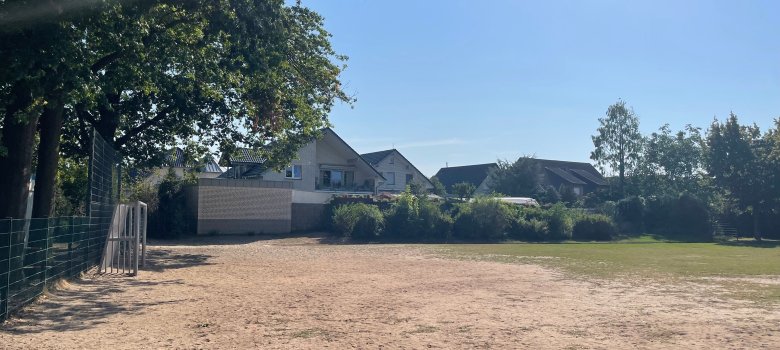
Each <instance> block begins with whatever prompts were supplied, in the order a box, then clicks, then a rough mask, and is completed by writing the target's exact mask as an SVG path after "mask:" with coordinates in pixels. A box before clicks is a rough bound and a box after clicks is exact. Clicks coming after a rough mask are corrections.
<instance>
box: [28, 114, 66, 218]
mask: <svg viewBox="0 0 780 350" xmlns="http://www.w3.org/2000/svg"><path fill="white" fill-rule="evenodd" d="M63 110H64V105H63V103H62V100H61V99H54V100H52V101H51V104H50V106H47V108H46V109H44V111H43V114H42V115H41V120H40V137H41V141H40V144H39V145H38V166H37V168H36V170H35V192H34V193H33V210H32V217H34V218H43V217H49V216H51V214H52V212H53V202H54V191H55V184H56V177H57V167H58V165H59V161H60V136H61V134H62V122H63Z"/></svg>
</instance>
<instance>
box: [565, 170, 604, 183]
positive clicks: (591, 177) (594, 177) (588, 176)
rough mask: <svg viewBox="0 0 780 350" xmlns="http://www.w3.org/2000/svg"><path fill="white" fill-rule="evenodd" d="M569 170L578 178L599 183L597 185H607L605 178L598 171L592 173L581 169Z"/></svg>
mask: <svg viewBox="0 0 780 350" xmlns="http://www.w3.org/2000/svg"><path fill="white" fill-rule="evenodd" d="M569 171H571V172H572V173H574V174H575V175H577V176H579V177H580V178H582V179H585V180H587V181H589V182H591V183H593V184H596V185H599V186H606V185H608V183H607V180H605V179H604V178H603V177H602V176H601V174H599V173H598V172H596V173H595V174H594V173H591V172H589V171H586V170H582V169H570V170H569Z"/></svg>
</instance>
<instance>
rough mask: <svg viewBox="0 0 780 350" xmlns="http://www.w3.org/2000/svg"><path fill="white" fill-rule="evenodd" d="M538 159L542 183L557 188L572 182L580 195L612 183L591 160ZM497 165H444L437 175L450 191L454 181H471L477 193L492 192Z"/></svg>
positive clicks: (570, 185) (569, 185)
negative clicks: (491, 180) (491, 175)
mask: <svg viewBox="0 0 780 350" xmlns="http://www.w3.org/2000/svg"><path fill="white" fill-rule="evenodd" d="M534 161H536V162H537V164H538V165H539V171H540V173H539V182H540V184H541V185H542V186H552V187H554V188H555V189H560V188H561V187H562V186H568V187H570V188H571V189H572V190H573V191H574V193H575V194H576V195H578V196H580V195H583V194H585V193H589V192H593V191H596V190H597V189H599V188H602V187H606V186H607V185H608V184H607V181H606V180H605V179H604V177H603V176H601V174H600V173H599V172H598V170H596V168H594V167H593V165H591V164H590V163H584V162H568V161H560V160H549V159H536V158H534ZM497 167H498V165H497V164H496V163H486V164H477V165H467V166H458V167H446V168H441V169H440V170H439V172H438V173H436V175H435V176H436V178H438V179H439V181H441V182H442V184H444V186H445V188H446V189H447V191H448V192H450V191H451V189H452V185H454V184H456V183H460V182H467V183H470V184H473V185H474V186H475V187H476V189H477V190H476V192H475V194H488V193H490V192H491V189H490V173H491V171H493V169H496V168H497Z"/></svg>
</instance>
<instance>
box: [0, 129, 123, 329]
mask: <svg viewBox="0 0 780 350" xmlns="http://www.w3.org/2000/svg"><path fill="white" fill-rule="evenodd" d="M93 135H94V136H93V139H92V154H91V155H90V161H89V201H88V203H89V205H88V214H87V215H88V216H74V217H58V218H33V219H0V322H2V321H4V320H6V319H7V318H8V315H9V314H10V313H12V312H14V311H15V310H18V309H19V308H21V307H23V306H24V305H26V304H28V303H29V302H31V301H32V300H34V299H35V298H36V297H37V296H39V295H40V294H41V293H43V291H44V289H45V287H46V285H47V284H49V283H51V282H54V281H56V280H57V279H60V278H70V277H75V276H78V275H79V274H80V273H82V272H84V271H86V270H88V269H90V268H92V267H93V266H95V265H96V264H98V263H99V261H100V257H101V255H102V252H103V249H104V247H105V242H106V237H107V236H108V230H109V227H110V225H111V217H112V215H113V212H114V208H115V207H116V203H117V202H118V199H119V190H120V188H119V183H120V182H119V180H120V176H119V174H120V171H121V168H120V160H121V158H120V156H119V153H118V152H116V151H115V150H114V149H113V148H111V147H110V145H109V144H108V143H107V142H106V141H105V140H104V139H103V138H102V137H100V135H99V134H98V133H96V132H93Z"/></svg>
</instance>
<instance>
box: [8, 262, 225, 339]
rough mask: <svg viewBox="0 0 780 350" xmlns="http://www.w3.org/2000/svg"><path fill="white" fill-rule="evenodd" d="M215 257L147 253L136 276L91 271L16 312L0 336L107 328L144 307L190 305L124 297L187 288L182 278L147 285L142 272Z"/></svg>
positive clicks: (140, 311) (183, 297) (196, 263)
mask: <svg viewBox="0 0 780 350" xmlns="http://www.w3.org/2000/svg"><path fill="white" fill-rule="evenodd" d="M210 257H211V256H209V255H203V254H178V253H174V252H171V251H167V250H153V251H148V252H147V261H146V267H145V268H142V269H141V272H140V275H139V276H138V277H128V276H125V275H120V274H99V275H98V274H93V272H90V273H88V274H87V275H86V276H84V277H83V278H77V279H73V280H70V281H67V282H64V283H62V284H61V287H60V288H56V289H50V290H49V292H48V293H47V294H46V296H45V297H41V298H39V299H38V300H37V301H35V302H33V303H32V304H31V305H28V306H26V307H24V308H22V309H21V310H18V311H17V312H14V313H12V315H11V318H9V320H8V321H6V322H5V323H4V324H1V325H0V334H2V333H10V334H32V333H42V332H64V331H78V330H84V329H90V328H93V327H96V326H98V325H101V324H104V323H106V322H108V321H107V319H108V318H109V317H111V316H113V315H115V314H127V315H131V314H139V313H143V312H144V311H145V310H146V309H148V308H150V307H154V306H157V305H163V304H177V303H180V302H185V301H188V300H189V298H187V297H186V296H179V297H174V298H173V299H171V300H138V299H130V298H128V297H127V296H125V295H124V293H125V292H126V291H128V290H129V289H147V288H160V287H162V288H166V286H173V285H186V284H188V283H187V281H184V280H181V279H175V280H164V281H149V280H144V279H143V272H144V271H155V272H162V271H165V270H170V269H179V268H186V267H190V266H196V265H204V264H211V263H209V262H208V259H209V258H210ZM93 271H94V270H93Z"/></svg>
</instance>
